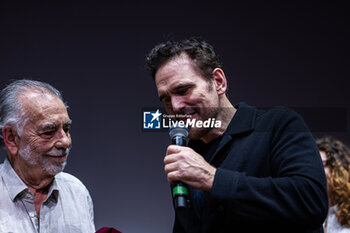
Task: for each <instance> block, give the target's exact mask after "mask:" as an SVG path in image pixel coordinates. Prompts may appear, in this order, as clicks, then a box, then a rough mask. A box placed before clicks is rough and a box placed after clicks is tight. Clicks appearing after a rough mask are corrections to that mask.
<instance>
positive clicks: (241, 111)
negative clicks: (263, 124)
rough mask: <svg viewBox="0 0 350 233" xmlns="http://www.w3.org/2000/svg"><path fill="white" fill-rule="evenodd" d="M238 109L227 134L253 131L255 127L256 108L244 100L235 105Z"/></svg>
mask: <svg viewBox="0 0 350 233" xmlns="http://www.w3.org/2000/svg"><path fill="white" fill-rule="evenodd" d="M235 108H236V109H237V111H236V113H235V115H234V116H233V118H232V120H231V122H230V124H229V125H228V127H227V129H226V132H225V134H229V135H235V134H241V133H245V132H249V131H252V130H253V129H254V128H255V115H256V108H255V107H252V106H249V105H248V104H246V103H244V102H240V103H239V104H237V105H235Z"/></svg>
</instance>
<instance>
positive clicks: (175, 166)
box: [164, 128, 216, 208]
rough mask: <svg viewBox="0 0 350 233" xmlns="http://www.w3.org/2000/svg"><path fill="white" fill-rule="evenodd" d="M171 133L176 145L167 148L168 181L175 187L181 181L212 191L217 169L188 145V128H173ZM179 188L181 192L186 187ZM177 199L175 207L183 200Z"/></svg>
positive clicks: (166, 169)
mask: <svg viewBox="0 0 350 233" xmlns="http://www.w3.org/2000/svg"><path fill="white" fill-rule="evenodd" d="M169 134H170V137H171V139H172V143H174V145H170V146H169V147H168V148H167V152H166V156H165V158H164V164H165V167H164V170H165V172H166V173H167V176H168V181H169V182H170V183H172V184H174V185H175V187H176V185H177V184H178V181H180V182H183V183H185V184H187V185H189V186H191V187H193V188H196V189H198V190H204V191H210V190H211V188H212V186H213V181H214V176H215V172H216V169H215V167H213V166H211V165H210V164H209V163H208V162H207V161H205V159H204V158H203V157H202V156H201V155H200V154H198V153H196V152H195V151H194V150H192V149H191V148H189V147H187V141H188V138H187V135H188V130H187V128H172V129H170V133H169ZM180 185H181V183H180ZM185 188H186V186H185ZM179 190H180V192H181V191H183V190H184V189H183V188H178V190H175V192H176V191H179ZM186 190H187V188H186ZM184 192H186V191H184ZM183 194H184V193H181V196H184V197H185V198H187V195H188V194H186V195H183ZM176 196H180V195H177V194H176V193H175V195H174V190H173V197H174V198H176V199H177V197H176ZM176 199H174V201H175V207H176V208H177V206H176V205H177V204H176V203H177V201H179V202H181V203H182V202H183V200H176ZM180 199H183V198H180ZM179 207H186V206H179Z"/></svg>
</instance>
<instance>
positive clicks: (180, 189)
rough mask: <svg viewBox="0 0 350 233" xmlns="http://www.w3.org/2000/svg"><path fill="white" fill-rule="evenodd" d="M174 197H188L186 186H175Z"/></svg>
mask: <svg viewBox="0 0 350 233" xmlns="http://www.w3.org/2000/svg"><path fill="white" fill-rule="evenodd" d="M173 195H174V196H175V195H187V188H186V187H184V186H175V187H174V188H173Z"/></svg>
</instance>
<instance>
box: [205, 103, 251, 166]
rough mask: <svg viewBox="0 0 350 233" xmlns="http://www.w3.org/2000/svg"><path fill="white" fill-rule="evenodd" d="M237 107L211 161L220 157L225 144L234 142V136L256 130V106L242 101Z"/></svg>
mask: <svg viewBox="0 0 350 233" xmlns="http://www.w3.org/2000/svg"><path fill="white" fill-rule="evenodd" d="M235 108H236V109H237V111H236V113H235V115H234V116H233V118H232V120H231V122H230V124H229V125H228V127H227V129H226V131H225V133H224V135H223V137H222V139H221V141H220V143H219V146H218V148H217V149H216V151H215V153H214V156H212V158H211V159H210V161H209V163H211V164H212V162H213V161H214V160H215V159H216V158H217V157H218V154H219V153H220V152H221V151H222V150H223V148H224V147H225V146H227V145H228V144H230V143H233V140H234V137H235V136H237V135H239V134H242V133H248V132H251V131H253V130H254V127H255V118H256V108H255V107H252V106H249V105H247V104H246V103H244V102H241V103H239V104H237V105H235Z"/></svg>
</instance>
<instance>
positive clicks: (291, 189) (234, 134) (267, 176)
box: [174, 103, 328, 233]
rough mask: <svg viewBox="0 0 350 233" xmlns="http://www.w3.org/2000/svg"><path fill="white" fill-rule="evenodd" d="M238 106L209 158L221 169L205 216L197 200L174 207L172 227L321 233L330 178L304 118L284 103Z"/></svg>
mask: <svg viewBox="0 0 350 233" xmlns="http://www.w3.org/2000/svg"><path fill="white" fill-rule="evenodd" d="M236 108H237V112H236V114H235V115H234V117H233V119H232V121H231V122H230V124H229V126H228V128H227V130H226V132H225V133H224V135H223V137H222V139H221V141H220V143H219V145H218V148H217V149H216V152H215V153H214V156H213V157H212V158H211V159H210V161H209V162H210V164H212V165H213V166H215V167H216V168H217V171H216V174H215V178H214V184H213V187H212V190H211V192H205V193H204V194H205V204H204V207H203V210H202V211H201V213H200V214H201V216H202V217H201V218H199V217H198V210H196V208H195V207H194V206H193V205H192V206H191V207H190V208H189V209H187V210H181V211H180V210H179V211H176V212H175V215H176V216H175V224H174V232H176V233H179V232H186V233H222V232H269V233H270V232H279V233H285V232H293V233H304V232H305V233H306V232H310V233H311V232H323V230H322V223H323V221H324V219H325V217H326V215H327V210H328V199H327V186H326V179H325V174H324V169H323V165H322V162H321V159H320V155H319V151H318V148H317V146H316V144H315V141H314V138H313V136H312V134H311V133H310V131H309V129H308V128H307V126H306V125H305V123H304V121H303V120H302V118H301V117H300V116H299V115H298V114H297V113H295V112H294V111H292V110H290V109H288V108H285V107H276V108H272V109H270V110H258V109H256V108H255V107H252V106H249V105H247V104H244V103H240V104H239V105H238V106H236ZM190 146H191V144H190ZM190 192H193V190H192V189H191V188H190ZM191 202H192V203H193V200H191ZM196 211H197V212H196Z"/></svg>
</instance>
